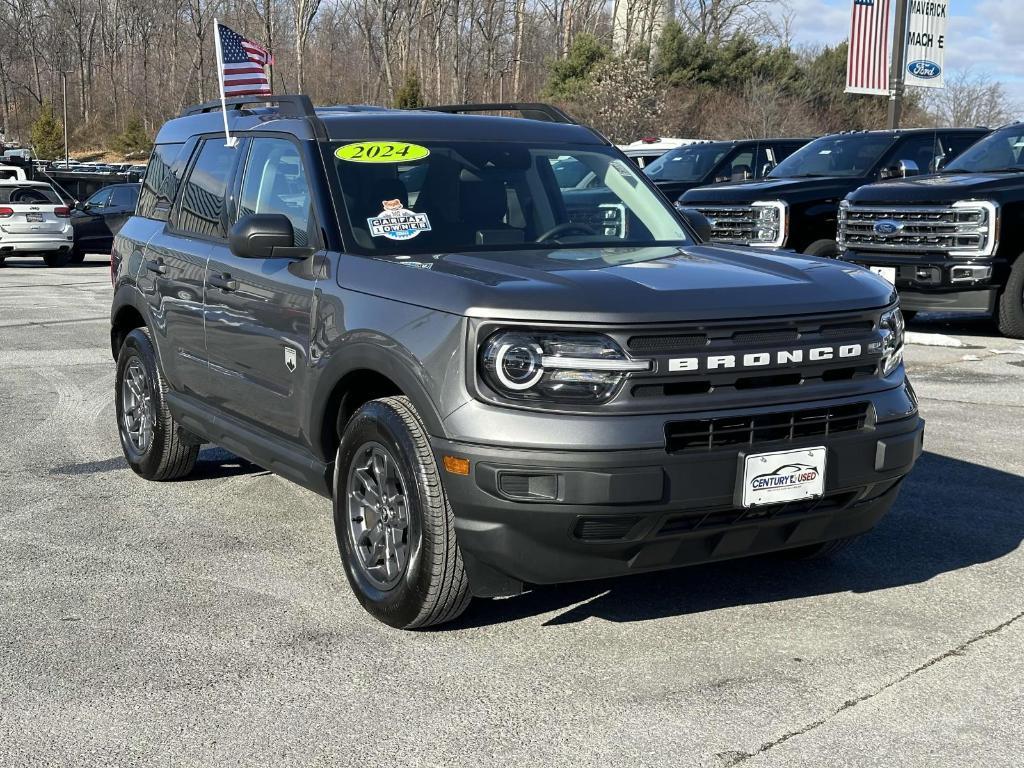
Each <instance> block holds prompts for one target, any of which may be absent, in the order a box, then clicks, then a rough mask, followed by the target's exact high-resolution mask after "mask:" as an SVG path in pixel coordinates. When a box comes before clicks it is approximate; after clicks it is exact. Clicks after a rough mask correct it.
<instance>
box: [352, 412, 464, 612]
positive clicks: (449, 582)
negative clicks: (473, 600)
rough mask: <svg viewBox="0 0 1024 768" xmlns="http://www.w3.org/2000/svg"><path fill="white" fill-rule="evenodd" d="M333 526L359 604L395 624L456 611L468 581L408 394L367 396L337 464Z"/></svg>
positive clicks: (423, 433)
mask: <svg viewBox="0 0 1024 768" xmlns="http://www.w3.org/2000/svg"><path fill="white" fill-rule="evenodd" d="M334 530H335V534H336V536H337V539H338V550H339V552H340V554H341V561H342V564H343V565H344V568H345V575H346V576H347V577H348V581H349V584H351V585H352V590H353V591H354V592H355V594H356V598H357V599H358V600H359V602H360V603H361V604H362V606H363V608H365V609H366V611H367V612H368V613H369V614H370V615H372V616H373V617H374V618H376V619H378V620H380V621H382V622H384V623H385V624H389V625H390V626H392V627H397V628H399V629H418V628H422V627H428V626H431V625H434V624H442V623H444V622H447V621H451V620H453V619H455V618H457V617H458V616H459V615H460V614H461V613H462V612H463V611H464V610H466V607H467V606H468V605H469V601H470V597H471V596H470V593H469V581H468V578H467V576H466V571H465V569H464V567H463V563H462V553H461V551H460V550H459V545H458V542H457V541H456V539H455V518H454V515H453V513H452V508H451V504H450V503H449V502H448V497H447V495H446V494H445V492H444V487H443V486H442V484H441V477H440V474H439V472H438V469H437V464H436V462H435V461H434V454H433V451H431V448H430V442H429V441H428V439H427V435H426V430H425V429H424V427H423V422H422V421H420V418H419V415H418V414H417V413H416V410H415V408H413V406H412V403H410V402H409V399H408V398H406V397H386V398H382V399H380V400H372V401H370V402H368V403H366V404H365V405H363V406H362V407H361V408H360V409H359V410H358V411H356V413H355V415H354V416H353V417H352V419H351V420H350V421H349V423H348V425H347V426H346V427H345V432H344V434H343V435H342V438H341V444H340V445H339V446H338V453H337V457H336V461H335V466H334Z"/></svg>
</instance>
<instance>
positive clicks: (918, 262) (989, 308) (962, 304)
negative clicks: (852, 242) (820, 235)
mask: <svg viewBox="0 0 1024 768" xmlns="http://www.w3.org/2000/svg"><path fill="white" fill-rule="evenodd" d="M840 259H842V260H843V261H849V262H851V263H853V264H859V265H860V266H862V267H892V268H894V269H895V270H896V290H897V291H898V292H899V295H900V306H901V307H902V308H903V309H904V310H907V311H912V312H953V313H975V312H982V313H988V314H991V313H992V312H994V311H995V308H996V303H997V301H998V299H999V294H1000V291H1001V290H1002V286H1003V285H1005V282H1006V278H1007V274H1008V270H1007V269H1006V265H1005V264H1004V263H1003V262H1002V261H1000V260H995V259H950V258H946V257H942V256H939V255H934V254H925V253H922V254H905V253H902V254H899V255H894V254H889V253H871V252H864V251H846V252H845V253H843V255H842V256H840Z"/></svg>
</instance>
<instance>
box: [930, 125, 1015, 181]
mask: <svg viewBox="0 0 1024 768" xmlns="http://www.w3.org/2000/svg"><path fill="white" fill-rule="evenodd" d="M943 170H944V171H960V172H967V173H991V172H993V171H1024V125H1015V126H1013V127H1012V128H1004V129H1003V130H1001V131H996V132H995V133H990V134H989V135H988V136H986V137H985V138H983V139H982V140H981V141H979V142H977V143H975V144H973V145H971V147H970V149H968V150H966V151H965V152H964V153H963V154H962V155H960V157H958V158H957V159H956V160H954V161H953V162H951V163H950V164H949V165H947V166H946V167H945V168H944V169H943Z"/></svg>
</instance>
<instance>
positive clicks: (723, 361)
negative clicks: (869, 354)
mask: <svg viewBox="0 0 1024 768" xmlns="http://www.w3.org/2000/svg"><path fill="white" fill-rule="evenodd" d="M863 353H864V348H863V346H862V345H860V344H844V345H842V346H835V347H810V348H809V349H780V350H777V351H775V352H750V353H748V354H745V355H705V356H703V357H674V358H672V359H670V360H669V361H668V369H669V371H671V372H673V373H687V372H696V371H716V370H725V369H732V368H766V367H769V366H784V365H792V364H794V363H803V362H804V361H807V362H811V363H821V362H826V361H828V360H837V359H839V360H848V359H852V358H855V357H860V356H861V355H862V354H863Z"/></svg>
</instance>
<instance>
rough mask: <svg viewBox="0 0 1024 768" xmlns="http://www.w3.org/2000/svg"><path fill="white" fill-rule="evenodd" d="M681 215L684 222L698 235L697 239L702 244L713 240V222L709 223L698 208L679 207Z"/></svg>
mask: <svg viewBox="0 0 1024 768" xmlns="http://www.w3.org/2000/svg"><path fill="white" fill-rule="evenodd" d="M676 210H677V211H679V215H680V216H682V217H683V221H685V222H686V223H687V224H689V225H690V229H692V230H693V231H694V232H695V233H696V234H697V238H698V239H699V240H700V241H701V242H702V243H707V242H710V240H711V222H710V221H708V219H707V217H706V216H705V215H704V214H703V213H701V212H700V211H698V210H697V209H696V208H681V207H677V208H676Z"/></svg>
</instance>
